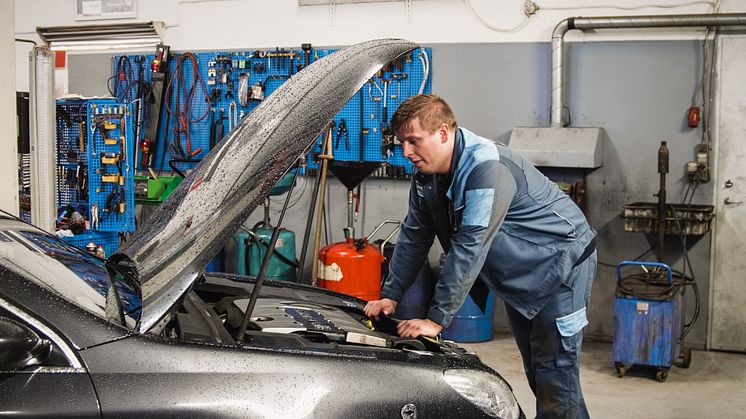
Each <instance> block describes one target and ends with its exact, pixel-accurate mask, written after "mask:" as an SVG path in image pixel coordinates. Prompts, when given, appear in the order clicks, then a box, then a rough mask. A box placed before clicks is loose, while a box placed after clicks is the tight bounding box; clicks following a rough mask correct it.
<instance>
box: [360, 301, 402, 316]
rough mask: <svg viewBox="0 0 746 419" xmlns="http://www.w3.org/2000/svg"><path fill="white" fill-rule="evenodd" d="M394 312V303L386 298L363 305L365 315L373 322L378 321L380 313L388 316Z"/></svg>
mask: <svg viewBox="0 0 746 419" xmlns="http://www.w3.org/2000/svg"><path fill="white" fill-rule="evenodd" d="M394 310H396V301H394V300H390V299H388V298H383V299H381V300H373V301H368V304H366V305H365V315H366V316H368V317H370V318H371V319H373V320H378V316H379V315H381V314H382V313H383V315H384V316H390V315H392V314H394Z"/></svg>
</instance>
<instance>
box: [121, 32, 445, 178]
mask: <svg viewBox="0 0 746 419" xmlns="http://www.w3.org/2000/svg"><path fill="white" fill-rule="evenodd" d="M304 47H305V48H301V49H285V48H282V49H281V48H275V49H268V50H240V51H203V52H195V53H189V54H192V55H193V56H194V57H195V58H196V60H195V61H196V70H195V61H193V60H191V59H182V58H180V57H184V55H185V53H173V52H172V53H171V54H170V59H169V60H168V61H167V62H168V64H167V65H168V70H167V71H168V75H169V77H168V81H167V82H166V84H165V86H164V89H165V94H164V102H166V103H164V104H163V105H162V110H161V116H160V119H161V123H160V124H159V131H158V135H157V138H156V141H155V145H154V148H155V150H154V151H155V158H154V160H153V162H152V165H153V169H155V170H156V171H158V172H162V171H164V170H165V171H170V168H169V161H171V160H172V159H174V158H175V157H176V158H179V157H186V158H187V159H191V160H194V161H199V160H200V159H201V158H203V157H204V156H205V155H206V154H207V153H208V152H209V150H210V145H211V144H210V142H211V141H210V136H211V127H212V125H213V124H212V123H211V121H212V120H213V118H214V120H215V121H216V122H215V125H218V124H219V123H220V122H222V124H223V126H224V134H225V135H227V134H228V132H229V131H230V129H232V128H233V127H234V126H235V125H237V124H238V123H239V122H240V120H241V119H242V118H243V117H245V116H246V115H248V114H249V113H250V112H251V111H253V110H254V108H256V106H257V105H258V104H259V103H260V102H261V101H262V100H264V98H266V97H267V96H269V95H270V94H272V92H274V90H276V89H277V88H278V87H279V86H280V85H281V84H282V83H283V82H284V81H285V80H287V79H288V78H290V77H291V76H292V75H293V74H295V73H297V72H298V71H300V70H301V69H302V68H303V67H305V66H306V65H309V64H310V63H313V62H314V61H316V60H318V59H321V58H323V57H324V56H326V55H328V54H331V53H333V52H334V51H335V50H334V49H314V48H311V47H310V46H308V45H304ZM123 57H126V59H125V58H123ZM153 58H154V54H149V55H128V56H115V57H113V58H112V79H113V80H115V81H116V82H117V83H116V85H117V86H116V87H115V88H114V89H112V92H113V93H114V94H115V95H117V96H118V97H120V99H121V100H124V101H128V100H133V99H134V98H135V97H136V96H133V94H132V92H133V90H134V89H133V87H134V86H138V87H139V86H144V85H146V84H143V83H140V78H142V80H144V81H145V83H147V84H149V83H150V82H151V81H152V74H153V73H152V72H151V71H150V68H149V63H150V62H151V61H152V60H153ZM123 59H125V60H126V61H127V62H128V63H129V64H127V66H123V65H121V63H122V60H123ZM431 62H432V57H431V50H430V49H429V48H424V49H419V50H415V51H413V52H411V53H410V54H408V55H406V56H404V57H402V59H401V60H398V61H395V62H394V63H392V64H390V65H388V66H386V67H385V68H384V70H382V71H381V72H379V73H378V74H376V75H375V76H374V77H372V78H371V79H370V80H369V81H368V82H367V83H366V84H365V85H364V86H363V87H362V88H361V89H360V91H359V92H358V93H357V94H356V95H355V96H353V97H352V98H351V99H350V101H349V102H348V103H347V104H346V105H345V106H344V107H343V108H342V110H341V111H340V112H339V113H338V114H337V115H336V116H335V117H334V119H333V126H334V128H333V150H332V153H333V155H334V158H335V159H337V160H343V161H358V160H364V161H380V162H384V163H386V164H385V165H384V166H386V168H387V170H381V171H379V172H377V173H375V174H374V176H378V177H387V178H397V179H398V178H407V177H408V176H409V174H411V172H412V165H411V163H410V162H409V161H408V160H407V159H406V158H404V156H403V155H402V150H401V145H400V144H398V143H395V142H391V141H384V138H386V140H389V139H390V137H389V136H387V137H384V136H383V135H382V128H384V127H385V126H387V125H388V123H389V121H390V118H391V116H392V115H393V113H394V111H395V110H396V108H397V107H398V106H399V105H400V104H401V103H402V102H403V101H404V100H405V99H406V98H408V97H410V96H413V95H416V94H417V93H418V92H419V91H420V90H422V92H423V93H429V92H430V84H431V73H432V72H431V71H430V68H431V65H430V63H431ZM133 63H134V64H133ZM180 63H181V65H179V64H180ZM123 68H128V70H127V71H126V72H125V71H123V70H122V69H123ZM177 68H180V69H179V71H177ZM195 71H196V72H197V73H198V74H199V76H200V78H201V82H200V81H199V80H195ZM125 73H127V74H125ZM127 79H129V80H127ZM122 81H125V82H122ZM242 86H244V87H245V89H240V87H242ZM242 91H243V92H246V94H243V95H242V94H240V92H242ZM187 96H190V97H191V107H190V109H189V114H188V115H186V114H185V112H184V108H185V107H184V106H182V109H181V112H179V109H178V108H179V106H180V105H182V104H183V103H186V100H185V98H187ZM141 97H143V98H145V99H146V96H145V95H141ZM208 98H209V101H208ZM145 99H143V100H142V102H146V101H147V100H145ZM384 102H385V104H386V115H385V116H386V118H385V119H384ZM143 111H145V112H154V111H157V110H155V109H147V106H145V107H143ZM221 115H222V118H221ZM139 120H142V121H145V120H147V119H146V118H144V117H142V115H140V117H139ZM184 121H189V123H188V132H185V130H184V127H185V125H187V124H184ZM144 132H145V129H144V127H143V124H141V125H140V129H139V135H138V141H137V142H136V144H138V143H139V140H140V139H141V138H142V136H143V133H144ZM345 133H346V135H345ZM187 136H188V138H189V144H188V146H187V144H186V137H187ZM322 137H323V136H320V137H319V139H318V140H317V142H316V144H315V145H314V146H313V147H312V148H311V150H310V151H309V153H307V156H306V161H307V166H306V168H307V170H308V171H309V172H310V173H311V174H313V173H314V172H315V171H316V169H317V167H318V162H317V159H316V156H318V154H319V153H320V149H321V142H322V140H323V138H322ZM215 141H219V138H216V140H215ZM386 143H388V144H386ZM174 144H178V146H180V147H181V149H182V151H183V152H184V154H183V155H181V154H180V150H178V149H176V148H177V147H174V146H173V145H174ZM136 159H137V157H136ZM194 161H191V162H172V164H174V165H175V166H177V167H178V168H179V169H189V168H193V167H194V165H195V164H196V163H195V162H194ZM138 169H144V167H142V165H138Z"/></svg>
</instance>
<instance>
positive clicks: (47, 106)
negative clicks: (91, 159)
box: [29, 47, 57, 233]
mask: <svg viewBox="0 0 746 419" xmlns="http://www.w3.org/2000/svg"><path fill="white" fill-rule="evenodd" d="M29 76H30V77H29V134H30V137H31V138H30V139H31V222H32V223H33V224H35V225H36V226H37V227H39V228H42V229H44V230H46V231H49V232H50V233H52V232H54V228H55V220H56V218H57V189H56V185H57V171H56V169H57V151H56V148H55V146H54V144H55V135H56V130H55V101H54V52H53V51H52V50H50V49H49V48H47V47H34V49H33V50H31V52H29Z"/></svg>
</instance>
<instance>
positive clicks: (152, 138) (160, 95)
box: [140, 44, 171, 168]
mask: <svg viewBox="0 0 746 419" xmlns="http://www.w3.org/2000/svg"><path fill="white" fill-rule="evenodd" d="M170 49H171V48H170V47H169V46H168V45H164V44H158V45H156V47H155V57H154V58H153V60H152V61H151V62H150V71H151V72H152V82H151V89H152V92H153V98H154V102H153V104H152V110H151V112H150V113H149V115H148V118H147V123H146V125H145V138H143V139H142V141H141V142H140V147H141V149H142V150H143V155H142V160H141V162H142V165H143V167H151V168H152V167H153V152H154V151H155V149H156V147H157V136H158V131H159V129H160V124H161V119H162V115H163V112H162V105H163V102H164V98H165V93H166V90H165V85H166V83H167V82H168V71H167V70H168V65H169V51H170ZM166 129H168V127H166Z"/></svg>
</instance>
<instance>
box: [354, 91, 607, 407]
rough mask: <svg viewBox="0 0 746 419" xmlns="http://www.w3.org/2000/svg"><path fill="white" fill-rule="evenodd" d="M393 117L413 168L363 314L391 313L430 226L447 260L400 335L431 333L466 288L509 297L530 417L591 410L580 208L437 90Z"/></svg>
mask: <svg viewBox="0 0 746 419" xmlns="http://www.w3.org/2000/svg"><path fill="white" fill-rule="evenodd" d="M391 124H392V126H393V128H394V130H395V131H396V133H397V137H398V138H399V141H401V143H402V145H403V150H404V156H405V157H407V158H408V159H409V160H410V161H411V162H412V164H414V166H415V167H416V171H415V174H414V176H413V184H412V188H411V190H410V196H409V210H408V213H407V216H406V218H405V219H404V223H403V225H402V229H401V232H400V234H399V239H398V242H397V244H396V247H395V250H394V255H393V257H392V259H391V264H390V265H389V272H390V273H389V276H388V278H387V279H386V282H385V284H384V287H383V289H382V291H381V296H382V298H381V300H376V301H370V302H369V303H368V304H367V306H366V307H365V313H366V314H367V315H368V316H370V317H373V318H375V319H377V318H378V316H379V315H381V314H383V315H390V314H393V313H394V312H395V309H396V304H397V302H398V301H400V300H401V298H402V295H403V294H404V293H405V292H406V290H407V289H408V288H409V287H410V286H411V284H412V282H413V281H414V280H415V278H416V276H417V272H418V270H419V268H420V266H422V264H423V262H424V261H425V258H426V257H427V254H428V251H429V249H430V246H431V245H432V243H433V240H434V238H435V236H437V237H438V240H439V241H440V243H441V245H442V246H443V249H444V250H445V252H446V259H445V262H444V264H443V267H442V269H441V272H440V276H439V278H438V281H437V283H436V284H435V289H434V295H433V299H432V301H431V305H430V310H429V312H428V313H427V318H426V319H413V320H407V321H402V322H401V323H399V326H398V329H397V331H398V333H399V334H400V335H402V336H409V337H416V336H420V335H424V336H436V335H437V334H438V333H440V331H441V330H442V329H443V328H444V327H448V325H449V324H450V323H451V320H452V319H453V316H454V315H455V314H456V312H457V311H458V309H459V308H460V307H461V305H462V304H463V303H464V300H465V299H466V296H467V294H469V293H470V292H471V294H472V296H473V297H474V300H475V301H476V302H477V303H478V304H479V303H480V302H481V304H482V305H483V304H484V300H485V298H486V292H487V288H489V289H492V290H493V291H494V292H495V293H496V294H497V296H499V297H500V298H502V300H503V301H504V302H505V308H506V310H507V313H508V319H509V321H510V324H511V329H512V330H513V335H514V336H515V340H516V343H517V344H518V348H519V350H520V352H521V355H522V357H523V364H524V368H525V371H526V375H527V377H528V381H529V384H530V385H531V389H532V390H533V391H534V394H535V395H536V409H537V417H539V418H550V417H551V418H576V417H580V418H583V417H588V412H587V409H586V406H585V402H584V401H583V395H582V391H581V389H580V380H579V376H578V373H579V356H580V348H581V343H582V339H583V332H582V329H583V327H584V326H585V325H587V324H588V321H587V319H586V306H587V304H588V299H589V296H590V289H591V283H592V281H593V278H594V276H595V273H596V252H595V242H594V237H595V235H596V233H595V231H594V230H593V229H592V228H591V227H590V225H589V224H588V222H587V221H586V219H585V217H584V216H583V213H582V212H581V211H580V209H579V208H578V207H577V206H576V205H575V204H574V203H573V202H572V201H571V200H570V199H569V198H568V197H567V196H566V195H565V194H564V193H563V192H562V191H560V189H559V188H558V187H557V186H556V185H555V184H554V183H553V182H551V181H550V180H549V179H547V178H546V177H545V176H544V175H542V174H541V173H540V172H539V171H538V170H537V169H536V168H535V167H534V166H532V165H531V163H529V162H528V161H526V160H524V159H523V158H521V157H520V156H519V155H517V154H516V153H514V152H512V151H511V150H510V149H509V148H508V147H506V146H504V145H501V144H496V143H494V142H492V141H490V140H487V139H484V138H481V137H479V136H477V135H476V134H474V133H472V132H470V131H468V130H466V129H464V128H461V127H458V125H457V124H456V118H455V117H454V115H453V112H452V111H451V109H450V107H449V106H448V104H447V103H446V102H445V101H444V100H443V99H441V98H440V97H438V96H434V95H418V96H414V97H411V98H409V99H407V100H406V101H405V102H404V103H402V105H401V106H400V107H399V108H398V109H397V111H396V112H395V113H394V116H393V118H392V120H391Z"/></svg>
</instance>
